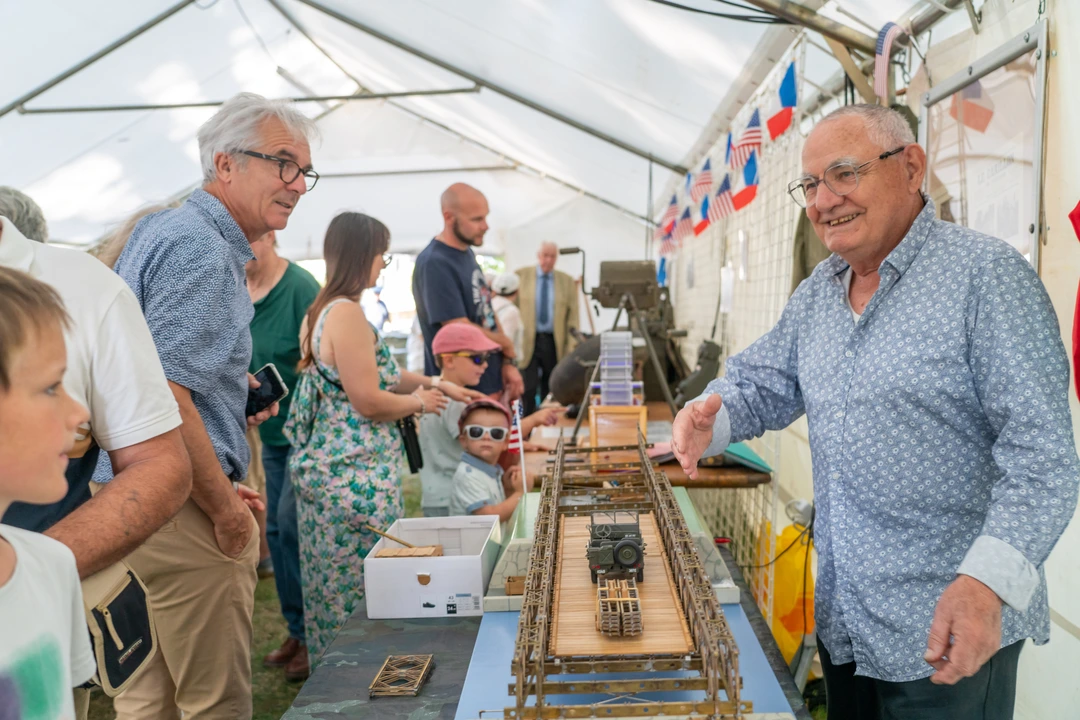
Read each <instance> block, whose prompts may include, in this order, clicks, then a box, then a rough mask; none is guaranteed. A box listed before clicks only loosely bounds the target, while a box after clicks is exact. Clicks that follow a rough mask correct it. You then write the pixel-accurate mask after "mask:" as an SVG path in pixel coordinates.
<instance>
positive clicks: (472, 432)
mask: <svg viewBox="0 0 1080 720" xmlns="http://www.w3.org/2000/svg"><path fill="white" fill-rule="evenodd" d="M464 430H465V437H467V438H469V439H470V440H480V439H481V438H483V437H484V435H485V434H487V435H488V437H490V438H491V439H492V440H494V441H495V442H502V440H503V438H505V437H506V434H507V433H508V432H510V431H509V430H507V429H506V428H504V427H485V426H483V425H466V426H465V428H464Z"/></svg>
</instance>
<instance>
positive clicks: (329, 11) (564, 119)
mask: <svg viewBox="0 0 1080 720" xmlns="http://www.w3.org/2000/svg"><path fill="white" fill-rule="evenodd" d="M298 2H302V3H303V4H305V5H307V6H308V7H311V8H314V9H315V10H318V11H319V12H321V13H323V14H325V15H328V16H329V17H332V18H334V19H335V20H338V21H340V22H343V23H345V24H346V25H349V26H350V27H353V28H355V29H357V30H359V31H361V32H363V33H366V34H368V35H371V36H372V37H375V38H378V39H379V40H382V41H383V42H385V43H387V44H389V45H393V46H394V47H396V48H398V49H399V50H404V51H405V52H407V53H409V54H410V55H415V56H416V57H418V58H420V59H422V60H425V61H427V62H429V63H431V64H432V65H435V66H437V67H440V68H442V69H443V70H447V71H449V72H452V73H454V74H455V75H460V76H461V77H463V78H465V79H467V80H470V81H472V82H474V83H476V84H477V85H479V86H481V87H484V88H487V89H488V90H491V91H492V92H496V93H498V94H500V95H502V96H504V97H507V98H510V99H511V100H513V101H515V102H518V103H521V104H522V105H524V106H526V107H528V108H531V109H533V110H536V111H537V112H540V113H543V114H544V115H547V116H548V117H550V118H553V119H555V120H558V121H559V122H561V123H563V124H565V125H569V126H570V127H572V128H575V129H577V130H580V131H581V132H583V133H586V134H587V135H591V136H592V137H594V138H597V139H599V140H603V141H604V142H606V143H609V144H611V145H614V146H615V147H617V148H620V149H622V150H625V151H626V152H628V153H631V154H633V155H637V156H638V157H640V158H643V159H645V160H653V161H654V162H656V163H658V164H660V165H663V166H664V167H666V168H667V169H669V170H671V171H672V172H677V173H685V172H686V168H685V167H683V166H682V165H679V164H678V163H674V162H670V161H668V160H662V159H659V158H656V157H655V156H653V154H652V153H650V152H649V151H647V150H643V149H642V148H639V147H637V146H636V145H632V144H630V143H628V142H625V141H623V140H620V139H618V138H616V137H612V136H611V135H608V134H607V133H605V132H603V131H602V130H598V129H596V128H594V127H592V126H590V125H586V124H585V123H583V122H580V121H578V120H575V119H574V118H572V117H569V116H567V115H564V114H563V113H561V112H559V111H558V110H553V109H552V108H549V107H547V106H546V105H542V104H540V103H538V102H536V101H535V100H531V99H529V98H527V97H525V96H524V95H520V94H518V93H516V92H514V91H513V90H511V89H509V88H507V87H503V86H502V85H499V84H497V83H494V82H491V81H490V80H487V79H485V78H482V77H480V76H479V75H475V74H473V73H471V72H469V71H468V70H465V69H463V68H460V67H458V66H456V65H453V64H451V63H449V62H446V61H445V60H442V59H440V58H437V57H435V56H434V55H431V54H429V53H426V52H424V51H423V50H421V49H419V48H415V47H413V46H411V45H409V44H407V43H405V42H402V41H401V40H398V39H397V38H394V37H391V36H390V35H387V34H386V33H384V32H381V31H379V30H376V29H375V28H373V27H371V26H370V25H365V24H364V23H362V22H359V21H357V20H354V19H353V18H351V17H349V16H348V15H345V14H343V13H340V12H338V11H337V10H334V9H333V8H329V7H326V6H325V5H323V4H322V3H320V2H316V0H298ZM852 32H854V31H852ZM871 52H872V50H871Z"/></svg>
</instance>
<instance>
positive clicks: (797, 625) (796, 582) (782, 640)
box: [772, 525, 814, 663]
mask: <svg viewBox="0 0 1080 720" xmlns="http://www.w3.org/2000/svg"><path fill="white" fill-rule="evenodd" d="M800 533H802V529H801V528H797V527H795V526H794V525H789V526H788V527H787V528H785V529H784V531H783V532H782V533H780V537H779V538H777V541H776V552H778V553H779V552H780V551H782V550H783V549H784V548H786V547H788V546H789V545H790V546H791V549H790V550H788V551H787V552H785V553H784V554H783V555H782V556H780V558H779V559H778V560H777V561H776V563H775V565H776V567H775V574H774V575H773V588H774V590H773V623H772V632H773V637H774V638H776V644H777V646H778V647H779V648H780V652H781V653H782V654H783V655H784V660H786V661H787V662H789V663H790V662H791V659H792V658H793V657H795V651H796V650H798V649H799V644H800V643H801V642H802V637H803V634H804V633H809V632H811V631H813V629H814V571H813V568H812V567H811V565H812V564H813V563H812V562H810V561H809V559H808V558H807V553H809V552H810V550H811V548H812V547H813V543H812V542H807V536H808V535H809V533H806V534H804V535H803V536H802V537H799V534H800ZM792 543H795V544H794V545H792ZM804 610H805V613H804Z"/></svg>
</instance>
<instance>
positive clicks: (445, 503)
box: [419, 323, 563, 517]
mask: <svg viewBox="0 0 1080 720" xmlns="http://www.w3.org/2000/svg"><path fill="white" fill-rule="evenodd" d="M498 350H499V345H498V343H496V342H494V341H492V340H489V339H488V337H487V336H486V335H484V333H483V331H481V330H480V328H478V327H477V326H475V325H472V324H470V323H449V324H447V325H444V326H443V327H442V328H441V329H440V330H439V332H438V333H436V334H435V337H434V338H433V339H432V342H431V351H432V352H433V353H434V355H435V362H436V363H437V364H438V365H439V369H440V370H441V371H442V374H441V375H440V376H439V377H440V381H441V382H446V381H449V382H452V383H455V384H457V385H461V386H462V387H471V386H473V385H476V384H477V383H478V382H480V377H481V376H482V375H483V374H484V371H485V370H486V369H487V366H488V363H487V359H488V356H489V355H490V354H491V353H493V352H498ZM464 409H465V403H462V402H457V401H455V400H451V401H450V403H449V404H448V405H447V406H446V409H445V410H443V411H442V414H441V415H435V414H434V413H428V414H426V415H421V416H420V433H419V438H420V451H421V453H422V454H423V456H424V467H422V468H421V469H420V484H421V487H422V488H423V496H422V500H421V503H420V504H421V506H422V507H423V510H424V516H425V517H438V516H443V515H447V514H450V515H453V514H455V513H452V512H450V511H449V507H450V496H451V494H452V492H453V483H452V479H453V477H454V472H455V470H456V468H457V466H458V463H459V462H460V461H461V444H460V442H459V440H458V436H459V435H460V434H461V430H460V428H459V423H458V420H459V419H460V418H461V411H462V410H464ZM562 412H563V408H561V407H550V408H543V409H541V410H537V411H536V412H534V413H533V414H532V415H529V416H528V417H526V418H523V419H522V421H521V436H522V438H523V439H524V438H528V437H529V433H531V432H532V429H533V428H534V427H537V426H539V425H553V424H554V423H555V422H556V421H557V420H558V419H559V415H560V414H561V413H562Z"/></svg>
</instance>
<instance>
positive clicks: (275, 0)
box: [266, 0, 656, 232]
mask: <svg viewBox="0 0 1080 720" xmlns="http://www.w3.org/2000/svg"><path fill="white" fill-rule="evenodd" d="M266 1H267V2H268V3H269V4H270V5H271V6H273V8H274V9H275V10H277V11H278V12H279V13H281V16H282V17H284V18H285V19H286V20H287V21H288V22H289V24H290V25H292V26H293V27H294V28H296V31H297V32H298V33H300V34H301V35H303V36H304V37H305V38H307V41H308V42H309V43H311V46H312V47H314V48H315V49H316V50H318V51H319V52H320V53H321V54H322V55H323V57H325V58H326V59H327V60H329V61H330V62H331V63H332V64H333V65H334V66H335V67H336V68H337V69H338V70H340V71H341V73H342V74H343V75H345V77H347V78H349V79H350V80H352V81H353V82H354V83H356V87H357V88H358V90H359V91H361V92H363V91H365V90H367V87H366V86H365V85H364V83H362V82H361V81H360V79H359V78H357V77H356V76H354V75H353V74H352V73H350V72H349V71H348V70H347V69H345V67H344V66H343V65H342V64H341V63H340V62H338V61H337V60H336V59H335V58H334V56H333V55H332V54H330V52H329V51H328V50H327V49H326V48H324V47H323V46H322V45H320V44H319V42H318V41H316V40H315V38H313V37H312V36H311V33H309V32H308V30H307V28H305V27H304V25H303V24H302V23H301V22H300V21H299V20H297V19H296V17H295V16H294V15H293V14H292V13H290V12H289V11H288V10H286V9H285V8H284V7H282V5H281V3H280V2H279V0H266ZM388 104H389V105H391V106H393V107H394V108H396V109H398V110H400V111H401V112H403V113H405V114H407V115H410V116H412V117H413V118H416V119H417V120H420V121H421V122H424V123H427V124H428V125H431V126H432V127H436V128H438V129H439V130H442V131H443V132H446V133H450V134H451V135H453V136H454V137H457V138H460V139H461V140H463V141H465V142H467V143H469V144H470V145H473V146H475V147H478V148H480V149H481V150H484V151H485V152H489V153H491V154H493V155H498V156H499V157H500V158H505V159H506V161H507V163H509V164H508V165H507V166H505V167H506V168H513V169H515V170H518V171H527V172H531V173H533V174H534V175H537V176H539V177H542V178H544V179H545V180H550V181H551V182H554V183H557V184H559V185H562V186H563V187H565V188H566V189H567V190H572V191H574V192H576V193H579V194H580V195H582V196H583V197H587V198H589V199H590V200H593V201H595V202H598V203H600V204H601V205H606V206H607V207H609V208H611V209H612V210H615V211H617V212H620V213H622V214H623V215H626V216H627V217H630V218H633V219H634V220H637V221H639V222H642V223H644V224H645V227H646V230H647V231H649V232H651V231H652V228H654V227H655V226H656V222H655V221H654V220H653V219H652V213H651V212H650V213H649V214H648V215H647V216H646V215H642V214H640V213H637V212H634V211H633V210H631V209H629V208H627V207H623V206H622V205H620V204H618V203H616V202H612V201H611V200H608V199H606V198H603V197H601V196H599V195H597V194H596V193H592V192H589V191H588V190H585V189H584V188H582V187H580V186H578V185H575V184H573V183H571V182H568V181H566V180H563V179H561V178H559V177H556V176H554V175H551V174H550V173H545V172H544V171H543V170H540V169H539V168H536V167H534V166H532V165H530V164H529V163H526V162H522V161H521V160H519V159H517V158H515V157H512V156H510V155H507V154H506V153H505V152H503V151H501V150H497V149H496V148H493V147H491V146H490V145H488V144H486V143H484V142H481V141H480V140H477V139H476V138H474V137H472V136H471V135H467V134H465V133H463V132H461V131H460V130H455V129H454V128H452V127H450V126H449V125H445V124H443V123H441V122H439V121H437V120H433V119H431V118H429V117H428V116H426V115H424V114H422V113H419V112H417V111H416V110H413V109H412V108H409V107H406V106H405V105H402V104H401V103H396V102H393V101H392V100H391V101H389V103H388ZM653 162H655V158H652V157H650V158H649V175H650V183H651V177H652V163H653ZM498 167H502V166H498ZM342 176H343V177H346V176H352V175H351V174H343V175H342ZM320 177H326V175H322V176H320Z"/></svg>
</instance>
